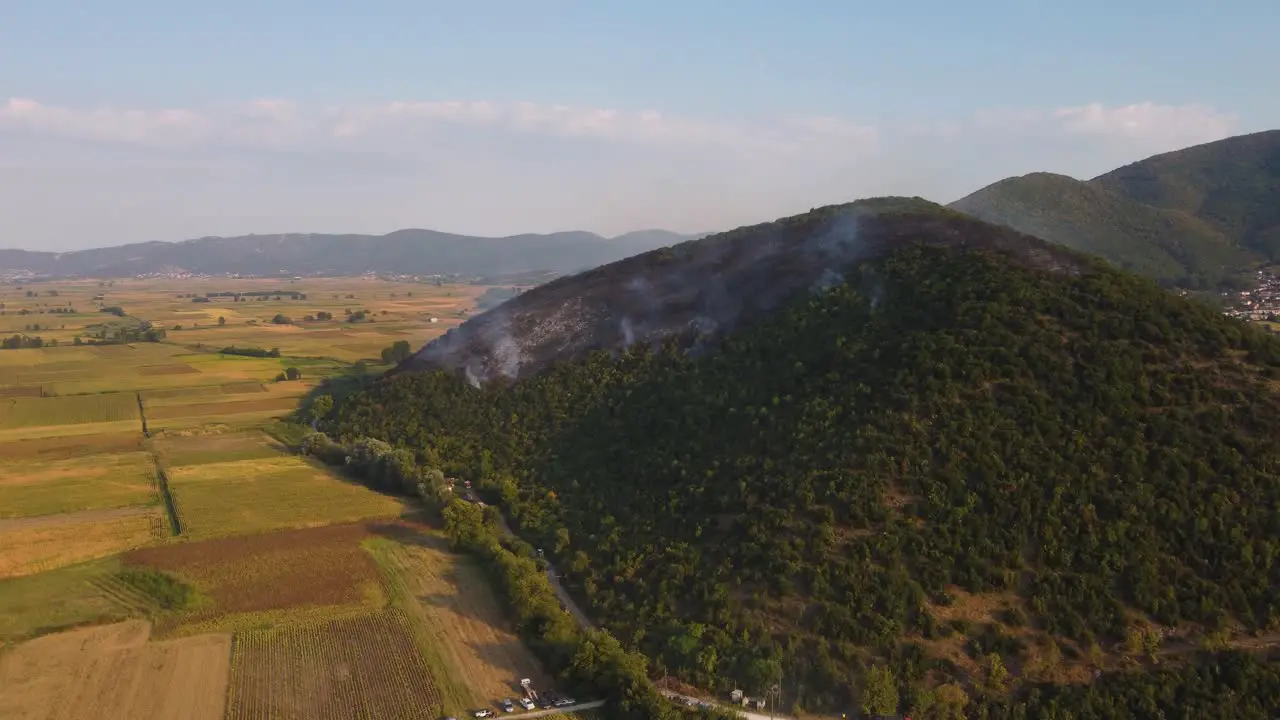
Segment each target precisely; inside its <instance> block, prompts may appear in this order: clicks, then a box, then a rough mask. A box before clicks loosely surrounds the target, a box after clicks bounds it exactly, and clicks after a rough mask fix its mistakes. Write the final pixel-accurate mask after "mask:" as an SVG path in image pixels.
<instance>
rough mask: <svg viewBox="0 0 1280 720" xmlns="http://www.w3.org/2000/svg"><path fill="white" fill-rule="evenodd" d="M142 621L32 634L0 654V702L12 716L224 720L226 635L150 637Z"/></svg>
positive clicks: (228, 649)
mask: <svg viewBox="0 0 1280 720" xmlns="http://www.w3.org/2000/svg"><path fill="white" fill-rule="evenodd" d="M149 632H150V630H149V627H148V625H147V623H146V622H145V621H141V620H131V621H128V622H123V623H118V624H115V625H108V626H106V627H98V628H87V629H82V630H72V631H70V632H66V633H60V634H57V635H49V636H46V637H42V638H37V639H35V640H31V641H29V642H26V643H23V644H22V645H19V646H17V647H15V648H13V649H12V650H10V651H9V652H7V653H5V654H4V655H0V707H3V708H4V716H5V717H6V718H13V719H14V720H26V719H30V720H36V719H37V718H39V719H40V720H45V718H50V719H52V718H57V719H59V720H61V719H63V718H65V719H66V720H79V719H80V718H95V720H98V719H101V720H140V719H142V718H183V720H221V719H222V717H223V713H224V710H225V707H226V688H227V677H228V668H229V664H230V656H231V637H230V636H229V635H225V634H223V635H205V636H200V637H191V638H183V639H181V640H169V641H165V642H148V641H147V637H148V635H149Z"/></svg>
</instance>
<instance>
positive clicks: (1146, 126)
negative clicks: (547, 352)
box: [1053, 102, 1238, 147]
mask: <svg viewBox="0 0 1280 720" xmlns="http://www.w3.org/2000/svg"><path fill="white" fill-rule="evenodd" d="M1053 118H1054V120H1056V121H1057V122H1058V123H1060V125H1061V127H1062V129H1063V130H1065V131H1066V132H1068V133H1074V134H1079V135H1100V136H1104V137H1120V138H1127V139H1135V140H1142V141H1146V142H1153V143H1159V144H1163V145H1172V146H1174V147H1178V146H1182V145H1192V144H1199V143H1205V142H1211V141H1213V140H1221V139H1222V138H1225V137H1228V136H1230V135H1231V134H1232V132H1233V131H1234V130H1235V128H1236V123H1237V120H1238V118H1237V117H1236V116H1235V115H1229V114H1226V113H1221V112H1218V111H1217V110H1214V109H1213V108H1211V107H1207V106H1205V105H1158V104H1156V103H1152V102H1144V103H1136V104H1133V105H1124V106H1122V107H1106V106H1104V105H1102V104H1101V103H1090V104H1088V105H1080V106H1077V107H1064V108H1059V109H1057V110H1055V111H1054V112H1053Z"/></svg>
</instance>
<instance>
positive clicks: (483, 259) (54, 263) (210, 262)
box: [0, 230, 695, 278]
mask: <svg viewBox="0 0 1280 720" xmlns="http://www.w3.org/2000/svg"><path fill="white" fill-rule="evenodd" d="M691 237H695V236H691V235H680V234H678V233H673V232H669V231H666V230H641V231H637V232H631V233H627V234H625V235H620V236H618V237H615V238H611V239H606V238H604V237H601V236H599V235H596V234H594V233H589V232H561V233H552V234H550V235H536V234H526V235H513V236H511V237H503V238H490V237H473V236H468V235H455V234H451V233H442V232H436V231H434V230H397V231H396V232H392V233H388V234H386V235H323V234H314V233H293V234H283V235H245V236H240V237H208V238H200V239H196V240H187V241H184V242H176V243H165V242H149V243H137V244H133V245H122V246H118V247H108V248H96V249H92V250H78V251H75V252H67V253H51V252H32V251H28V250H0V272H10V273H12V272H18V271H22V272H28V273H34V274H36V275H42V276H50V277H71V276H77V277H104V278H106V277H126V276H130V275H144V274H152V273H168V272H182V271H186V272H191V273H198V274H205V275H220V274H227V273H236V274H241V275H252V276H273V275H360V274H363V273H395V274H406V275H435V274H438V275H449V274H462V275H500V274H505V273H518V272H523V271H529V270H544V271H551V272H555V273H565V272H573V271H576V270H582V269H586V268H589V267H594V266H596V265H600V264H602V263H606V262H611V261H613V260H617V259H620V258H624V257H628V256H630V255H635V254H636V253H640V252H644V251H646V250H651V249H653V248H656V247H663V246H666V245H672V244H674V243H678V242H682V241H684V240H688V239H689V238H691Z"/></svg>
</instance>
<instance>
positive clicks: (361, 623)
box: [227, 611, 441, 720]
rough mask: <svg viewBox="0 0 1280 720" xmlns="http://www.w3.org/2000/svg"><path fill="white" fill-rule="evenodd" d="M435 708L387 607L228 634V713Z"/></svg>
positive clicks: (384, 713) (383, 713) (398, 713)
mask: <svg viewBox="0 0 1280 720" xmlns="http://www.w3.org/2000/svg"><path fill="white" fill-rule="evenodd" d="M440 712H441V705H440V696H439V693H438V692H437V690H436V688H435V685H434V683H433V682H432V679H431V675H430V674H429V673H428V671H427V668H426V666H425V665H423V663H422V660H421V659H420V658H419V657H418V654H417V652H416V650H415V648H414V646H413V639H412V637H411V636H410V635H409V632H408V630H407V628H406V626H405V621H404V618H403V617H402V616H400V615H399V614H398V613H396V612H394V611H384V612H379V613H372V614H368V615H364V616H358V617H354V618H345V619H341V620H333V621H328V622H325V623H320V624H315V625H305V626H298V627H287V628H278V629H270V630H261V631H255V632H246V633H240V634H238V635H237V636H236V642H235V649H234V653H233V655H232V665H231V684H230V689H229V692H228V701H227V719H228V720H259V718H262V719H263V720H266V719H268V718H270V719H271V720H276V719H279V720H291V719H293V718H297V719H298V720H312V719H313V718H323V719H326V720H327V719H328V718H335V719H336V718H405V719H406V720H407V719H409V718H433V717H437V716H439V715H440Z"/></svg>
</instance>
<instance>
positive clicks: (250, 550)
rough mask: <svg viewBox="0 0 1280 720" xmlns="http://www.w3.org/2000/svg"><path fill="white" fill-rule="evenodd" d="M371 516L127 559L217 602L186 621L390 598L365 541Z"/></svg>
mask: <svg viewBox="0 0 1280 720" xmlns="http://www.w3.org/2000/svg"><path fill="white" fill-rule="evenodd" d="M370 534H371V533H370V529H369V528H368V527H366V526H365V525H364V524H353V525H330V526H328V527H318V528H309V529H306V530H289V531H283V532H274V533H268V534H264V535H248V536H241V537H231V538H223V539H219V540H206V541H202V542H191V543H181V544H173V545H165V546H160V547H153V548H145V549H142V550H136V551H134V552H131V553H128V554H127V555H125V556H124V557H123V562H124V563H125V564H126V565H141V566H145V567H150V568H154V569H157V570H161V571H164V572H167V573H170V574H172V575H173V576H175V577H177V578H179V579H181V580H183V581H185V582H187V583H190V584H191V585H192V586H194V587H195V588H196V589H197V590H198V591H200V593H201V594H202V595H205V596H207V597H209V598H210V599H211V600H212V601H213V602H212V605H211V606H210V607H205V608H200V609H197V610H195V611H193V613H192V614H191V615H189V616H188V617H184V618H181V621H182V622H183V623H188V624H192V623H207V622H208V621H210V620H213V619H216V618H219V617H223V616H228V615H235V614H240V613H256V612H262V611H269V610H285V609H295V610H296V609H298V608H305V607H316V606H339V605H340V606H356V605H361V606H374V607H378V606H381V605H383V604H384V602H385V599H384V595H383V592H382V587H381V585H382V578H381V575H380V574H379V573H378V567H377V565H376V564H375V563H374V562H373V559H372V558H371V557H370V556H369V553H367V552H365V551H364V549H363V548H361V546H360V543H361V541H363V540H365V539H366V538H368V537H370Z"/></svg>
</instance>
